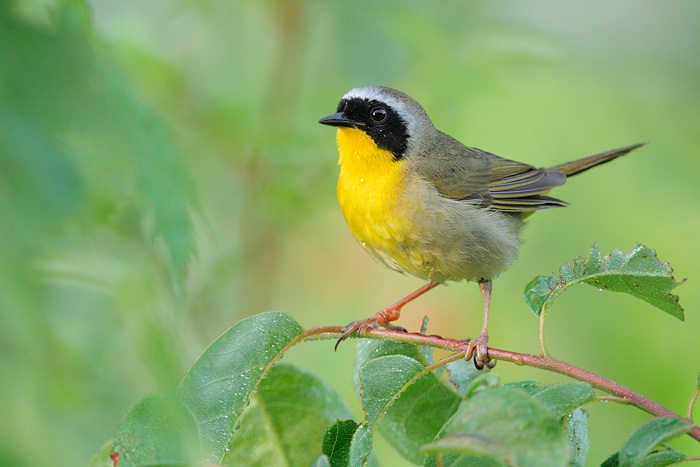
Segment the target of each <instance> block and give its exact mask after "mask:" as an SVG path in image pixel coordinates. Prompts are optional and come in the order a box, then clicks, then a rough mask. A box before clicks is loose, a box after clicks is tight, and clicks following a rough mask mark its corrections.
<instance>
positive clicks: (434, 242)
mask: <svg viewBox="0 0 700 467" xmlns="http://www.w3.org/2000/svg"><path fill="white" fill-rule="evenodd" d="M390 180H392V181H394V183H393V184H392V186H388V185H387V183H386V181H385V183H382V182H379V183H372V182H370V181H368V180H364V181H363V182H360V183H359V184H358V183H348V180H343V177H342V176H341V177H340V179H339V181H338V200H339V202H340V205H341V208H342V210H343V214H344V215H345V219H346V221H347V223H348V226H349V227H350V230H351V232H352V233H353V235H354V236H355V238H356V239H357V240H358V242H359V243H360V244H361V245H362V246H363V248H364V249H365V250H367V252H368V253H369V254H370V255H371V256H372V257H373V258H374V259H376V260H377V261H379V262H380V263H382V264H384V265H386V266H388V267H389V268H391V269H394V270H396V271H400V272H407V273H409V274H412V275H414V276H417V277H419V278H422V279H425V280H432V281H436V282H444V281H447V280H452V281H460V280H465V279H466V280H479V279H482V278H484V279H492V278H494V277H495V276H497V275H498V274H499V273H500V272H502V271H503V270H504V269H505V268H507V267H508V266H509V265H510V263H511V262H512V261H513V260H514V259H515V258H516V256H517V251H518V243H519V239H518V234H519V230H520V226H521V224H522V220H521V219H520V218H519V217H513V216H510V215H505V214H503V213H500V212H495V211H489V210H485V209H483V208H479V207H476V206H473V205H470V204H469V203H468V202H465V201H454V200H448V199H445V198H443V197H441V196H440V195H439V194H437V193H436V192H435V190H433V189H431V188H430V187H429V186H427V185H424V184H422V183H419V182H417V181H416V180H415V179H414V180H413V181H412V183H411V184H409V185H406V184H404V183H395V181H396V180H401V178H400V177H390ZM374 182H377V181H376V180H375V181H374ZM380 187H381V188H380Z"/></svg>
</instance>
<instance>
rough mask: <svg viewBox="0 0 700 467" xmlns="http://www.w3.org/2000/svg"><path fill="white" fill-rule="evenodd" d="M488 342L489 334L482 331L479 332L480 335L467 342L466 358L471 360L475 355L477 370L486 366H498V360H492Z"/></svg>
mask: <svg viewBox="0 0 700 467" xmlns="http://www.w3.org/2000/svg"><path fill="white" fill-rule="evenodd" d="M488 342H489V336H488V334H485V333H483V332H482V333H481V334H479V337H477V338H476V339H474V340H472V341H469V343H468V344H467V351H466V353H465V354H464V359H465V360H469V359H470V358H472V357H474V366H475V367H476V369H477V370H483V369H484V366H486V367H487V368H493V367H495V366H496V360H491V357H489V348H488V345H487V344H488Z"/></svg>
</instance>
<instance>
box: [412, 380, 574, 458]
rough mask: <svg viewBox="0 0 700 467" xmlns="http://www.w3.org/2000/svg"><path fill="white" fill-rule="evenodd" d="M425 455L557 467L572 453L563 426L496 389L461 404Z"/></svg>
mask: <svg viewBox="0 0 700 467" xmlns="http://www.w3.org/2000/svg"><path fill="white" fill-rule="evenodd" d="M424 452H426V453H429V454H432V455H435V456H437V455H439V454H464V455H474V456H490V457H493V458H494V459H496V460H498V461H499V462H503V463H506V464H508V465H511V466H514V467H525V466H532V465H538V466H541V467H550V466H551V467H555V466H556V467H561V466H565V465H566V464H567V463H568V460H569V455H570V448H569V446H568V445H567V443H566V440H565V439H564V435H563V432H562V427H561V423H560V422H559V420H558V419H557V418H556V417H554V416H552V414H551V413H550V411H549V410H548V409H547V408H546V407H545V406H544V404H542V403H541V402H539V401H538V400H536V399H535V398H534V397H532V396H530V395H528V394H527V393H526V392H524V391H522V390H520V389H516V388H509V387H498V388H492V389H487V390H485V391H481V392H479V393H477V394H476V395H474V397H472V398H471V399H467V400H466V401H464V402H462V404H461V405H460V407H459V410H458V411H457V413H456V414H455V415H454V417H452V419H451V420H450V423H449V425H448V427H447V428H446V430H445V434H444V436H443V437H442V439H439V440H437V441H435V442H434V443H432V444H430V445H428V446H425V447H424Z"/></svg>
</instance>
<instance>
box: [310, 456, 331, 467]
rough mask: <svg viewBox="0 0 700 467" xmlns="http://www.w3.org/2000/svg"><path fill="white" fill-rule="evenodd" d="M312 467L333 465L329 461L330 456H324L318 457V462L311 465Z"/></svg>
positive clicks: (329, 466)
mask: <svg viewBox="0 0 700 467" xmlns="http://www.w3.org/2000/svg"><path fill="white" fill-rule="evenodd" d="M311 467H331V463H330V461H329V460H328V456H326V455H325V454H322V455H321V456H319V457H318V459H316V462H314V463H313V464H311Z"/></svg>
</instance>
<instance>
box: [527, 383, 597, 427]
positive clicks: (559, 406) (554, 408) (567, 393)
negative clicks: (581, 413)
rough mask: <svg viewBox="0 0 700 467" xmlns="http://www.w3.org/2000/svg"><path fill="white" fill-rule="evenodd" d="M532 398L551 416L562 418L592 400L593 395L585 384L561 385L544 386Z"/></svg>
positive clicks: (590, 388) (591, 390)
mask: <svg viewBox="0 0 700 467" xmlns="http://www.w3.org/2000/svg"><path fill="white" fill-rule="evenodd" d="M534 397H535V399H537V400H539V401H540V402H542V403H543V404H544V405H545V407H547V408H548V409H549V411H550V412H551V413H552V415H554V416H555V417H557V418H562V417H563V416H564V415H566V414H567V413H569V412H571V411H572V410H573V409H575V408H576V407H579V406H581V405H583V404H585V403H586V402H588V401H590V400H592V399H593V398H594V397H595V393H594V392H593V388H592V387H591V386H590V385H589V384H586V383H561V384H553V385H551V386H545V387H544V388H543V389H542V390H541V391H539V392H538V393H537V394H535V396H534Z"/></svg>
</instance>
